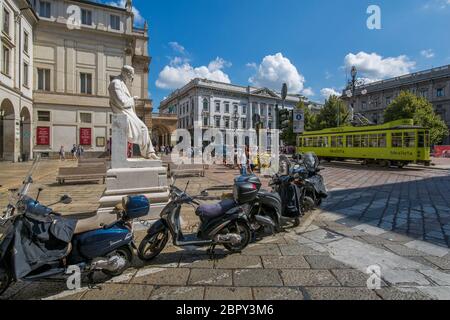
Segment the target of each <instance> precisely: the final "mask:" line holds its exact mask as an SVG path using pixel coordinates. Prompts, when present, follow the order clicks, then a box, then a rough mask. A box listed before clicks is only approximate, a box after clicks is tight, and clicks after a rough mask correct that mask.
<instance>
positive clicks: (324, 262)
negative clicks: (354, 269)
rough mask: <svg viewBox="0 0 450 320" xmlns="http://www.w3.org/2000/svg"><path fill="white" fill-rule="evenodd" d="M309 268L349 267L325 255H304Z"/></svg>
mask: <svg viewBox="0 0 450 320" xmlns="http://www.w3.org/2000/svg"><path fill="white" fill-rule="evenodd" d="M305 259H306V261H308V263H309V265H310V266H311V269H348V268H349V267H348V266H347V265H345V264H343V263H342V262H339V261H337V260H334V259H332V258H330V257H327V256H305Z"/></svg>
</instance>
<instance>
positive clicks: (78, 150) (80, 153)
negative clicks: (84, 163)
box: [77, 146, 83, 159]
mask: <svg viewBox="0 0 450 320" xmlns="http://www.w3.org/2000/svg"><path fill="white" fill-rule="evenodd" d="M82 149H83V147H82V146H77V158H78V159H81V156H82Z"/></svg>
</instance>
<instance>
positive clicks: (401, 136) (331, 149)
mask: <svg viewBox="0 0 450 320" xmlns="http://www.w3.org/2000/svg"><path fill="white" fill-rule="evenodd" d="M297 147H298V148H297V151H298V152H299V153H304V152H314V153H316V154H317V156H318V157H319V158H320V159H324V160H328V161H332V160H335V161H342V160H346V159H353V160H361V161H363V162H364V163H365V164H379V165H381V166H386V167H387V166H398V167H400V168H402V167H404V166H406V165H408V164H411V163H417V164H425V165H427V166H429V165H430V163H431V160H430V132H429V130H428V129H425V128H421V127H417V126H414V121H413V120H398V121H393V122H389V123H385V124H383V125H373V126H364V127H340V128H333V129H326V130H322V131H314V132H313V131H311V132H305V133H304V134H302V135H300V136H299V137H298V141H297Z"/></svg>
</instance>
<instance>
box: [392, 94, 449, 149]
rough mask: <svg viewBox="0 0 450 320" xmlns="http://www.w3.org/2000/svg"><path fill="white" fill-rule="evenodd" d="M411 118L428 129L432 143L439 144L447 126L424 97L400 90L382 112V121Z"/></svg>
mask: <svg viewBox="0 0 450 320" xmlns="http://www.w3.org/2000/svg"><path fill="white" fill-rule="evenodd" d="M401 119H413V120H414V124H415V125H417V126H421V127H425V128H429V129H430V140H431V144H432V145H436V144H440V143H441V142H442V141H443V140H444V138H445V137H446V136H447V135H448V127H447V125H446V124H445V122H444V121H443V120H442V118H441V117H440V116H439V115H438V114H436V112H435V111H434V109H433V105H432V104H431V103H430V102H429V101H428V100H427V99H425V98H422V97H418V96H416V95H414V94H412V93H410V92H406V91H402V92H400V94H399V95H398V97H397V98H395V99H394V101H392V103H391V104H390V105H389V106H388V107H387V109H386V110H385V112H384V121H385V122H391V121H395V120H401Z"/></svg>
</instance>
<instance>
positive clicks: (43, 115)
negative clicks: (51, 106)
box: [37, 111, 50, 122]
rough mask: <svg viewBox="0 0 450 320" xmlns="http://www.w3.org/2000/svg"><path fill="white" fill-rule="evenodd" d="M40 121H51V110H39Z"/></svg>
mask: <svg viewBox="0 0 450 320" xmlns="http://www.w3.org/2000/svg"><path fill="white" fill-rule="evenodd" d="M37 116H38V121H42V122H50V111H38V112H37Z"/></svg>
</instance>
